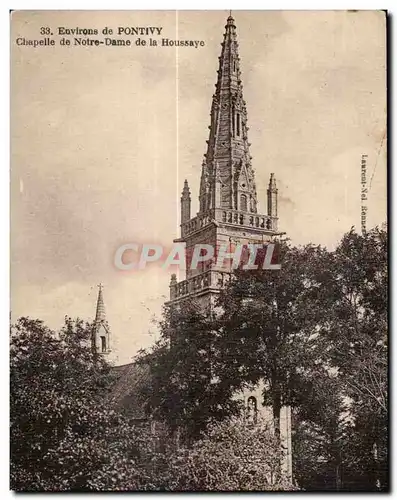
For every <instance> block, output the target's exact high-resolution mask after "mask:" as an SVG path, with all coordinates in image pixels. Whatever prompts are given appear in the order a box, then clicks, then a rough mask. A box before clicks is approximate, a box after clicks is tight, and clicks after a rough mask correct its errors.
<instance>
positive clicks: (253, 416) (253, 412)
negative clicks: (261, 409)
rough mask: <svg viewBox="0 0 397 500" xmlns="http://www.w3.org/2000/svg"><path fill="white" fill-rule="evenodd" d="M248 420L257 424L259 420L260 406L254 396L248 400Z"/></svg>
mask: <svg viewBox="0 0 397 500" xmlns="http://www.w3.org/2000/svg"><path fill="white" fill-rule="evenodd" d="M247 418H248V420H250V421H252V422H254V423H255V424H256V422H257V419H258V404H257V401H256V398H255V397H254V396H250V397H249V398H248V400H247Z"/></svg>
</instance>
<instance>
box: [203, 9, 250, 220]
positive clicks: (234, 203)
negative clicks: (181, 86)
mask: <svg viewBox="0 0 397 500" xmlns="http://www.w3.org/2000/svg"><path fill="white" fill-rule="evenodd" d="M221 46H222V50H221V55H220V57H219V69H218V78H217V83H216V85H215V93H214V95H213V97H212V106H211V125H210V127H209V128H210V133H209V139H208V141H207V144H208V146H207V152H206V154H205V155H204V162H203V166H202V174H201V185H200V196H199V199H200V212H201V213H205V212H207V211H208V210H211V209H213V208H228V209H235V210H240V209H242V210H246V211H247V210H249V211H250V212H252V213H256V211H257V209H256V204H257V196H256V186H255V179H254V174H253V170H252V167H251V156H250V153H249V146H250V144H249V142H248V136H247V132H248V126H247V109H246V104H245V101H244V98H243V86H242V82H241V71H240V57H239V54H238V42H237V33H236V25H235V22H234V19H233V17H232V15H231V11H230V15H229V17H228V18H227V22H226V26H225V33H224V35H223V42H222V43H221ZM215 174H217V175H215ZM216 177H217V178H216ZM241 195H243V202H242V203H240V199H241ZM240 205H242V206H240ZM244 207H245V208H244Z"/></svg>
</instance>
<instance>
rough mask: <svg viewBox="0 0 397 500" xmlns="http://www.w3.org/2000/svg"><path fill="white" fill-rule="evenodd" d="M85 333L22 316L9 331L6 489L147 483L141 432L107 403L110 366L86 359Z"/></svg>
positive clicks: (78, 325)
mask: <svg viewBox="0 0 397 500" xmlns="http://www.w3.org/2000/svg"><path fill="white" fill-rule="evenodd" d="M91 333H92V325H90V324H84V323H83V322H82V321H79V320H76V321H72V320H71V319H70V318H66V321H65V326H64V327H63V328H62V329H61V331H60V332H59V333H58V334H56V333H55V332H53V331H51V330H50V329H48V328H47V327H46V326H45V325H44V324H43V322H41V321H39V320H32V319H29V318H20V319H19V320H18V321H17V323H16V324H15V325H14V326H13V327H12V329H11V350H10V353H11V356H10V361H11V397H10V410H11V412H10V413H11V422H10V423H11V431H10V432H11V488H12V489H15V490H18V491H65V490H81V489H83V490H90V489H94V490H95V489H101V490H107V489H119V488H121V489H123V488H126V489H128V488H132V489H139V488H140V487H141V486H142V484H145V482H146V481H147V480H146V479H145V474H146V473H145V470H144V466H143V464H144V463H145V460H146V457H145V453H148V452H147V451H145V450H148V449H149V450H150V445H148V444H147V443H146V445H145V447H143V446H140V445H139V443H140V440H141V439H143V438H142V432H141V431H140V430H138V429H134V428H133V427H132V426H131V425H130V424H129V423H128V422H127V421H126V420H125V419H124V418H123V417H122V415H120V414H119V413H117V412H116V411H114V409H113V408H112V407H109V405H108V404H107V394H108V390H109V387H110V386H111V381H112V376H111V373H110V367H109V366H108V365H107V364H106V362H105V361H104V360H103V359H102V358H101V357H97V356H96V355H94V354H93V352H92V350H91V344H90V340H91ZM147 442H148V443H150V440H148V441H147Z"/></svg>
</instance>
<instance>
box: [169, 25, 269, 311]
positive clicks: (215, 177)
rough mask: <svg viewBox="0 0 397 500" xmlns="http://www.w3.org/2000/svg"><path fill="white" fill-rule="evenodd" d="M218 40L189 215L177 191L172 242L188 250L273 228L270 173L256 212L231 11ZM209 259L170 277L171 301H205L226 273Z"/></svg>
mask: <svg viewBox="0 0 397 500" xmlns="http://www.w3.org/2000/svg"><path fill="white" fill-rule="evenodd" d="M221 45H222V51H221V55H220V57H219V69H218V78H217V83H216V86H215V87H216V88H215V93H214V95H213V97H212V105H211V125H210V127H209V129H210V132H209V138H208V141H207V151H206V153H205V155H204V160H203V162H202V170H201V182H200V192H199V211H198V213H197V215H196V216H195V217H191V215H190V214H191V209H190V207H191V198H190V189H189V186H188V183H187V181H185V183H184V187H183V191H182V197H181V235H180V238H179V239H177V240H175V242H183V243H185V244H186V254H187V255H188V256H189V255H192V252H193V249H194V247H195V245H198V244H208V245H212V246H213V248H214V249H216V252H217V251H219V249H220V248H221V247H222V246H223V247H225V246H229V248H231V249H232V248H233V245H236V244H241V245H247V244H249V243H264V242H267V241H270V240H271V237H272V236H275V235H276V234H278V233H277V222H278V219H277V187H276V179H275V176H274V174H271V176H270V182H269V188H268V203H267V205H268V211H267V214H266V215H265V214H261V213H260V212H258V199H257V193H256V184H255V175H254V169H253V168H252V161H251V160H252V157H251V156H250V152H249V146H250V143H249V142H248V125H247V109H246V103H245V101H244V97H243V86H242V81H241V71H240V57H239V55H238V42H237V34H236V25H235V23H234V19H233V18H232V17H231V16H229V18H228V20H227V24H226V27H225V34H224V38H223V42H222V44H221ZM215 255H216V254H215ZM215 261H216V259H213V260H212V261H208V262H203V263H202V266H201V267H198V268H197V269H190V268H189V265H188V266H187V271H186V279H185V280H184V281H181V282H179V283H177V282H176V280H175V278H173V279H172V281H171V285H170V299H171V301H172V302H177V301H180V300H183V299H185V298H186V297H188V296H191V295H194V296H195V297H200V300H201V302H203V303H204V304H210V303H211V302H212V299H213V298H214V297H215V296H216V295H217V294H218V293H219V289H220V288H221V287H222V286H223V283H224V280H225V277H226V276H227V275H228V274H229V273H230V269H225V266H217V265H216V264H217V263H216V262H215Z"/></svg>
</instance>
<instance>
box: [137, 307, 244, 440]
mask: <svg viewBox="0 0 397 500" xmlns="http://www.w3.org/2000/svg"><path fill="white" fill-rule="evenodd" d="M160 329H161V339H160V341H159V342H157V344H156V345H155V347H154V348H153V349H152V350H151V351H149V352H145V351H142V352H141V354H140V357H139V359H138V363H144V364H147V365H148V366H149V368H150V373H151V376H150V380H151V384H150V385H148V386H147V387H146V395H147V402H148V403H147V413H148V414H150V415H151V416H152V417H153V418H155V419H157V420H160V421H164V422H166V424H167V426H168V428H169V429H170V430H171V432H173V433H177V434H178V435H179V437H180V438H182V440H183V439H187V440H188V441H189V440H192V439H193V440H194V439H197V438H198V437H199V436H200V435H201V433H202V432H203V431H204V430H205V429H206V427H207V425H208V424H209V423H211V422H213V421H218V420H221V419H223V418H226V417H227V416H230V415H234V414H237V413H238V411H239V409H240V404H239V402H238V401H236V400H235V399H233V388H232V387H231V386H230V385H228V384H227V381H225V380H222V381H219V380H217V379H216V378H215V365H216V359H217V354H216V352H215V351H214V344H213V342H214V338H215V335H216V322H215V321H214V318H213V316H210V315H208V314H207V313H206V312H205V311H204V310H203V309H202V307H200V304H198V303H197V302H194V301H192V302H183V303H182V304H181V305H180V307H173V308H165V310H164V319H163V321H162V322H161V324H160Z"/></svg>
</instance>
